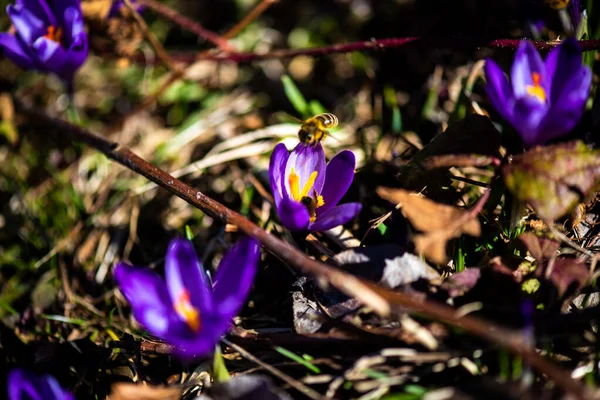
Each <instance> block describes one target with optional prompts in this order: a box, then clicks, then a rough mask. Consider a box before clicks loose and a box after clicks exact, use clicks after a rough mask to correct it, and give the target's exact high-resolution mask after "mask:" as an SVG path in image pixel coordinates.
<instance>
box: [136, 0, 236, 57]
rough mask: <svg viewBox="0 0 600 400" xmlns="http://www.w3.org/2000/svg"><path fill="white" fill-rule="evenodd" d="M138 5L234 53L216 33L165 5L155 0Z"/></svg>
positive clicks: (141, 2) (141, 1)
mask: <svg viewBox="0 0 600 400" xmlns="http://www.w3.org/2000/svg"><path fill="white" fill-rule="evenodd" d="M139 3H140V4H143V5H145V6H147V7H148V8H151V9H152V10H154V11H156V12H157V13H158V14H160V15H162V16H163V17H165V18H168V19H170V20H171V21H173V22H174V23H176V24H177V25H179V26H180V27H182V28H183V29H186V30H188V31H190V32H193V33H195V34H196V35H198V36H200V37H201V38H203V39H206V40H208V41H209V42H211V43H213V44H215V45H217V46H218V47H219V48H220V49H221V50H223V51H234V50H235V49H234V48H233V47H231V45H230V44H229V43H228V42H227V40H226V39H224V38H222V37H220V36H219V35H217V34H216V33H214V32H212V31H209V30H208V29H206V28H204V27H202V26H201V25H200V24H199V23H197V22H196V21H193V20H191V19H189V18H187V17H185V16H183V15H181V14H179V13H178V12H177V11H175V10H173V9H172V8H170V7H168V6H167V5H165V4H162V3H159V2H158V1H156V0H139Z"/></svg>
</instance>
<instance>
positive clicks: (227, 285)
mask: <svg viewBox="0 0 600 400" xmlns="http://www.w3.org/2000/svg"><path fill="white" fill-rule="evenodd" d="M259 259H260V245H259V243H258V241H257V240H256V239H253V238H250V237H244V238H243V239H241V240H240V241H239V242H238V243H237V244H235V246H233V247H232V248H231V249H230V250H229V251H228V252H227V253H226V254H225V256H224V257H223V259H222V260H221V262H220V263H219V267H218V268H217V273H216V274H215V281H214V284H213V299H214V302H215V304H218V305H219V308H218V313H219V314H220V315H221V316H222V317H223V318H224V319H227V320H229V319H231V318H233V317H234V316H235V315H236V314H237V313H238V311H239V310H240V308H241V307H242V305H243V303H244V301H245V300H246V297H247V296H248V293H249V292H250V289H251V288H252V283H253V282H254V277H255V276H256V270H257V268H258V261H259Z"/></svg>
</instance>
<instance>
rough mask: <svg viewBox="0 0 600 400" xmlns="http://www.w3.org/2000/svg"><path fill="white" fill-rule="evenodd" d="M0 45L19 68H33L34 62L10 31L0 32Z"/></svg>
mask: <svg viewBox="0 0 600 400" xmlns="http://www.w3.org/2000/svg"><path fill="white" fill-rule="evenodd" d="M0 47H1V48H2V49H3V50H4V54H5V55H6V57H8V58H9V59H10V60H11V61H12V62H14V63H15V64H17V66H19V67H20V68H23V69H29V68H34V66H35V65H34V63H33V60H32V59H31V57H30V56H29V54H28V53H27V52H26V51H25V49H24V48H23V42H21V41H20V40H19V39H18V38H17V37H16V36H15V35H11V34H10V33H0Z"/></svg>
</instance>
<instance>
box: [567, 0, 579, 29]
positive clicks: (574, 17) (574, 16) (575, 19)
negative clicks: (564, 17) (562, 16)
mask: <svg viewBox="0 0 600 400" xmlns="http://www.w3.org/2000/svg"><path fill="white" fill-rule="evenodd" d="M567 10H568V11H569V16H570V17H571V23H572V24H573V31H575V32H577V28H579V24H580V23H581V5H580V2H579V0H571V1H570V2H569V5H568V6H567Z"/></svg>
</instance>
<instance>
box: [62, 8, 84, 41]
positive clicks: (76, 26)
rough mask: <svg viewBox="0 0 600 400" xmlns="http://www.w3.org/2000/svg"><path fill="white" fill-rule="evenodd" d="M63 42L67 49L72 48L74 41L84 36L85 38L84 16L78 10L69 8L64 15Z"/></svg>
mask: <svg viewBox="0 0 600 400" xmlns="http://www.w3.org/2000/svg"><path fill="white" fill-rule="evenodd" d="M62 27H63V36H64V39H63V42H64V45H65V47H67V48H71V46H72V43H73V40H74V39H75V38H77V37H81V36H82V35H83V36H84V37H85V36H86V35H85V26H84V22H83V14H82V13H81V11H79V10H78V9H77V8H73V7H70V8H67V9H66V10H65V13H64V22H63V25H62Z"/></svg>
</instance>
